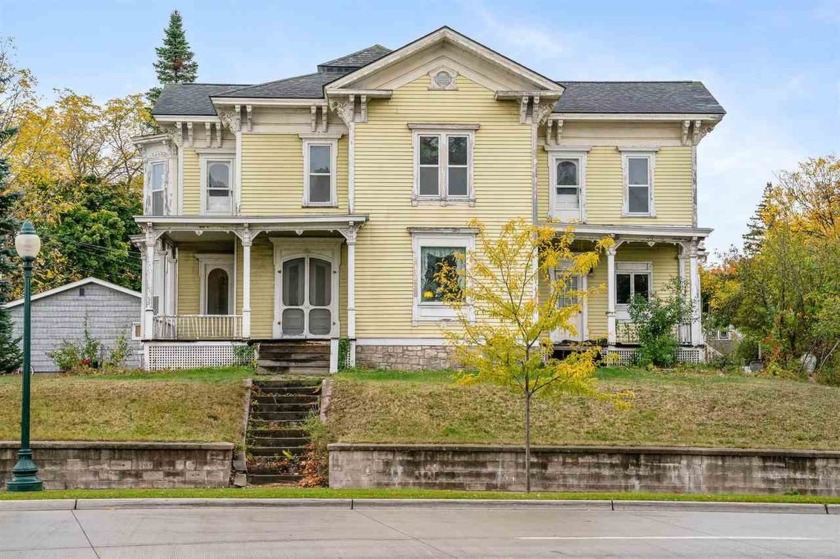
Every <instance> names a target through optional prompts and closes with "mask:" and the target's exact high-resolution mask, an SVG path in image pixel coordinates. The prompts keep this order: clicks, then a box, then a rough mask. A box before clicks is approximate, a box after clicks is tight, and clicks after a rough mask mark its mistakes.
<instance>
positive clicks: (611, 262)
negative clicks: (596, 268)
mask: <svg viewBox="0 0 840 559" xmlns="http://www.w3.org/2000/svg"><path fill="white" fill-rule="evenodd" d="M617 248H618V247H617V246H614V247H612V248H608V249H607V343H608V344H609V345H611V346H612V345H615V342H616V329H615V252H616V249H617Z"/></svg>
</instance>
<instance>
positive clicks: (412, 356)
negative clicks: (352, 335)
mask: <svg viewBox="0 0 840 559" xmlns="http://www.w3.org/2000/svg"><path fill="white" fill-rule="evenodd" d="M356 364H357V365H358V366H359V367H365V368H370V369H396V370H403V371H419V370H423V369H427V370H438V369H451V368H453V367H454V363H453V360H452V348H451V347H448V346H445V345H357V346H356Z"/></svg>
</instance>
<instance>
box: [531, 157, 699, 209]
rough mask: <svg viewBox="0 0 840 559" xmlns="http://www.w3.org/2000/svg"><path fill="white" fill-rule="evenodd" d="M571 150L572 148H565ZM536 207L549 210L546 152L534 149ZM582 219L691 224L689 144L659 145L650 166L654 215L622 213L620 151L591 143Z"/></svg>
mask: <svg viewBox="0 0 840 559" xmlns="http://www.w3.org/2000/svg"><path fill="white" fill-rule="evenodd" d="M569 149H570V150H573V149H574V148H571V147H570V148H569ZM537 161H538V163H537V173H538V176H537V180H538V185H539V192H538V207H539V214H540V216H541V217H542V218H543V219H545V218H547V217H548V214H549V207H550V206H549V199H550V196H551V186H550V185H549V176H550V175H549V168H548V161H549V157H548V153H547V152H546V151H545V150H544V149H543V148H542V146H540V148H539V149H538V152H537ZM585 177H586V179H585V180H586V223H589V224H598V225H613V224H620V223H626V224H638V225H691V224H692V218H693V213H694V206H693V186H692V172H691V147H682V146H679V147H662V148H660V150H659V151H658V152H657V153H656V156H655V167H654V187H653V197H654V208H655V210H656V217H624V216H622V215H621V213H622V209H623V205H624V176H623V173H622V168H621V153H620V152H619V151H618V149H617V148H616V147H613V146H598V147H593V148H592V149H591V150H590V151H589V153H588V154H587V158H586V175H585Z"/></svg>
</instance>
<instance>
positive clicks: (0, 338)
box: [0, 130, 23, 374]
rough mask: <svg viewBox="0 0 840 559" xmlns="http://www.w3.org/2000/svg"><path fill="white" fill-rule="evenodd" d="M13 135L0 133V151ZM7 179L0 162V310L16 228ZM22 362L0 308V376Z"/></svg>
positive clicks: (11, 266)
mask: <svg viewBox="0 0 840 559" xmlns="http://www.w3.org/2000/svg"><path fill="white" fill-rule="evenodd" d="M14 133H15V131H14V130H0V147H2V145H3V144H4V143H5V142H6V140H8V139H9V138H10V137H11V136H12V135H13V134H14ZM8 175H9V164H8V163H7V162H6V160H5V159H0V241H2V242H0V306H2V305H3V303H5V302H6V299H7V297H8V294H9V291H10V289H11V286H10V285H9V280H8V277H9V273H10V272H11V271H12V270H14V268H15V261H14V258H16V257H15V249H14V242H13V239H14V235H15V232H16V231H17V225H18V224H17V220H15V219H14V218H13V217H12V215H11V213H12V206H13V205H14V204H15V201H16V200H17V198H18V195H17V194H16V193H12V192H9V190H8V189H7V188H6V179H7V177H8ZM22 361H23V355H22V354H21V351H20V338H14V337H13V335H12V321H11V319H10V317H9V313H8V311H5V310H3V309H2V308H0V374H6V373H11V372H13V371H15V370H17V369H18V368H19V367H20V365H21V362H22Z"/></svg>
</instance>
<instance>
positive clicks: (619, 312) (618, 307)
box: [613, 261, 654, 320]
mask: <svg viewBox="0 0 840 559" xmlns="http://www.w3.org/2000/svg"><path fill="white" fill-rule="evenodd" d="M619 274H635V275H642V274H647V276H648V295H650V296H653V294H654V289H653V262H628V261H617V262H616V263H615V277H614V278H613V286H614V289H615V294H614V295H615V299H614V300H615V302H616V303H615V312H616V318H617V319H619V320H630V305H628V304H622V303H619V302H618V275H619ZM630 296H631V299H632V296H633V278H632V277H631V278H630Z"/></svg>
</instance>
